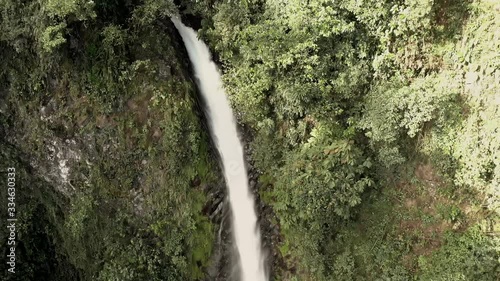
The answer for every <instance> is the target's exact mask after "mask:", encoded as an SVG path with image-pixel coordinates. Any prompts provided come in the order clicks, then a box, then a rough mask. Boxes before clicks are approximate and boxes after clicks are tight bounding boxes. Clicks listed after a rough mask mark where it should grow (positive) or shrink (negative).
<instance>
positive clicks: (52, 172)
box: [0, 0, 218, 280]
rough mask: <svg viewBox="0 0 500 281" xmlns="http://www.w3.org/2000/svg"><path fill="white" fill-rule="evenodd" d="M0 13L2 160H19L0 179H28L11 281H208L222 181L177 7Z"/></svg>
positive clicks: (55, 2)
mask: <svg viewBox="0 0 500 281" xmlns="http://www.w3.org/2000/svg"><path fill="white" fill-rule="evenodd" d="M0 7H1V8H0V11H1V24H0V28H1V30H0V49H1V52H2V58H1V59H0V60H1V65H2V66H1V72H0V84H1V89H0V94H1V96H0V98H1V115H0V116H1V118H2V123H1V131H2V153H7V152H6V151H4V150H6V149H8V148H10V149H11V150H12V153H10V154H8V153H7V154H2V157H3V158H2V161H1V163H2V167H1V168H2V171H5V169H6V167H7V166H10V165H12V166H14V167H16V168H17V170H18V171H19V173H18V191H17V192H18V194H19V197H18V198H17V203H18V207H17V209H18V210H19V211H18V212H19V215H20V216H21V218H20V225H21V226H20V230H19V232H18V235H19V241H20V243H22V244H21V245H19V247H18V252H20V257H19V259H18V264H17V267H18V268H17V271H18V272H17V273H16V275H8V277H12V278H14V279H15V280H196V279H199V278H202V277H203V272H204V270H205V267H206V266H207V264H208V258H209V256H210V254H211V251H212V245H213V243H214V241H213V238H214V231H213V225H212V224H211V222H210V221H209V219H208V218H207V217H206V216H204V215H203V214H202V208H203V206H204V204H205V202H206V198H205V194H204V190H203V187H205V186H206V185H207V184H214V183H215V182H217V181H218V180H217V178H218V176H216V175H217V173H218V172H217V171H218V170H217V165H215V161H213V160H212V158H213V157H212V156H211V153H210V152H209V149H208V134H207V133H206V132H204V130H203V129H202V123H201V121H200V118H199V115H200V114H199V113H198V112H197V111H198V110H197V104H196V98H195V96H196V95H195V93H196V91H195V87H194V84H193V83H192V81H191V78H190V76H189V64H188V61H187V59H186V54H185V51H184V48H183V45H182V43H181V42H179V39H178V35H177V33H176V31H175V28H174V27H173V25H172V23H171V22H170V21H169V18H168V15H171V14H174V13H176V12H177V11H176V7H175V6H174V5H173V4H172V3H168V2H159V1H144V2H143V1H63V0H49V1H10V0H5V1H1V3H0ZM4 146H5V148H4ZM5 198H7V196H6V195H5V193H4V189H2V202H4V200H5ZM2 205H3V206H6V203H5V204H4V203H2ZM2 210H3V209H2ZM4 216H5V213H4V212H2V221H5V220H4ZM5 235H6V233H5V232H4V231H2V232H1V236H0V238H1V239H0V240H1V241H2V242H1V243H2V249H6V248H4V246H6V241H7V240H6V238H5ZM6 266H7V265H6V264H5V263H2V267H1V268H2V271H3V272H6ZM14 279H13V280H14Z"/></svg>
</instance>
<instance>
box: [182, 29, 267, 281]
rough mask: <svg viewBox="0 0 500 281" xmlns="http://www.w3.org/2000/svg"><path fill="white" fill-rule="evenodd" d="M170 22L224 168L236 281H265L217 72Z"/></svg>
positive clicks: (193, 39) (193, 40) (203, 50)
mask: <svg viewBox="0 0 500 281" xmlns="http://www.w3.org/2000/svg"><path fill="white" fill-rule="evenodd" d="M172 22H173V23H174V24H175V27H176V28H177V30H178V31H179V33H180V34H181V36H182V40H183V41H184V45H185V46H186V49H187V52H188V55H189V59H190V60H191V63H192V65H193V68H194V73H195V76H196V83H197V85H198V88H199V91H200V93H201V95H202V97H203V99H204V102H205V109H204V110H205V114H206V117H207V120H208V123H209V126H210V130H211V135H212V138H213V139H214V142H215V144H216V146H217V150H218V151H219V154H220V156H221V160H222V164H223V167H224V177H225V179H226V185H227V187H228V189H229V203H230V205H231V211H232V214H233V221H232V225H233V233H234V238H235V243H236V247H237V249H238V254H239V262H240V274H241V275H240V280H242V281H265V280H267V278H266V274H265V272H264V257H263V254H262V252H261V245H260V233H259V228H258V226H257V215H256V213H255V209H254V198H253V196H252V193H251V192H250V190H249V187H248V176H247V171H246V168H245V158H244V151H243V146H242V144H241V142H240V139H239V137H238V131H237V127H236V120H235V118H234V115H233V112H232V110H231V106H230V104H229V102H228V100H227V97H226V93H225V92H224V88H223V86H222V80H221V76H220V73H219V71H218V69H217V66H216V65H215V63H214V62H213V61H212V59H211V55H210V52H209V50H208V47H207V46H206V45H205V44H204V43H203V42H202V41H201V40H199V39H198V38H197V34H196V32H195V31H194V30H193V29H192V28H189V27H187V26H185V25H184V24H182V22H180V21H179V20H177V19H172Z"/></svg>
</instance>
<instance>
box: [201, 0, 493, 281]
mask: <svg viewBox="0 0 500 281" xmlns="http://www.w3.org/2000/svg"><path fill="white" fill-rule="evenodd" d="M196 8H197V9H196ZM498 9H499V6H498V4H496V3H494V1H493V2H492V1H481V2H479V1H477V2H463V1H412V0H406V1H391V0H373V1H331V0H317V1H298V0H297V1H281V0H268V1H263V0H255V1H217V2H216V3H215V4H214V5H213V6H210V5H208V6H205V5H203V4H199V5H195V8H194V9H192V10H194V13H199V14H200V15H202V16H203V17H204V18H206V19H207V20H205V21H204V28H203V31H202V36H203V37H204V38H205V39H206V40H208V42H210V43H211V45H212V47H213V49H214V50H215V51H216V52H217V54H218V56H219V59H220V60H221V63H222V66H223V69H224V80H225V84H226V86H227V90H228V92H229V95H230V98H231V101H232V104H233V105H234V107H235V108H237V111H238V112H239V113H240V116H239V118H240V120H241V122H242V123H245V124H246V125H249V126H250V127H251V128H253V129H254V138H253V141H252V145H253V151H254V152H253V155H252V156H253V160H254V164H255V166H256V168H257V169H259V170H260V171H261V173H262V177H261V179H262V181H263V182H265V183H267V184H268V187H267V188H266V189H265V190H264V191H263V192H262V195H263V197H264V199H265V200H266V201H267V202H268V203H269V204H271V205H272V206H273V209H274V211H275V212H276V215H277V219H278V221H277V222H276V223H277V224H278V225H279V226H280V227H281V230H282V234H283V236H284V242H283V243H282V246H281V247H280V250H281V253H282V254H283V256H284V257H285V260H286V261H287V262H288V266H289V268H288V269H287V270H284V272H282V274H281V278H283V279H285V280H309V279H313V280H333V279H338V278H340V279H341V280H409V279H419V278H422V280H434V279H433V278H435V280H456V279H457V278H459V277H458V276H462V277H460V278H465V279H463V280H487V279H488V278H492V277H493V276H498V275H497V274H498V244H494V243H493V244H488V243H490V242H488V241H491V239H490V238H480V237H483V236H481V235H484V232H486V231H491V229H489V228H490V227H493V226H490V227H483V228H482V231H483V234H481V235H477V236H464V238H457V239H459V240H460V239H470V241H473V242H471V243H479V244H481V246H479V244H474V245H478V246H477V247H479V248H481V247H485V248H488V249H495V247H497V248H496V251H495V250H491V251H490V250H487V254H486V255H487V256H488V257H491V258H492V259H493V260H496V261H497V262H492V263H484V264H485V267H486V268H487V269H481V270H482V271H480V272H487V273H485V274H482V273H481V274H480V273H479V272H477V274H478V275H474V274H476V273H472V271H474V270H479V269H476V268H475V267H474V266H471V267H470V268H468V269H466V268H463V271H461V269H459V268H458V267H457V268H456V274H455V275H453V274H451V275H450V274H449V273H444V272H443V273H438V272H437V271H439V270H443V271H445V270H447V269H445V268H444V267H440V266H438V265H434V264H433V263H432V262H431V263H425V264H424V263H422V264H421V265H420V266H419V265H415V264H416V260H424V259H426V258H427V256H428V255H429V253H427V252H426V253H420V252H418V251H416V250H410V251H406V256H405V259H407V260H410V261H411V262H408V263H407V264H406V265H405V264H404V263H402V262H401V258H402V256H401V255H403V253H404V252H405V250H404V248H401V247H400V246H397V245H394V244H397V243H402V244H403V245H404V246H405V247H410V248H414V247H415V246H414V245H412V244H413V243H412V241H411V240H406V239H403V240H402V241H400V242H395V241H393V240H391V239H389V238H388V236H387V231H389V230H388V229H391V228H392V227H395V224H397V223H399V224H404V222H401V221H400V219H401V217H390V219H389V221H388V222H387V229H385V230H383V231H381V232H373V233H370V234H371V235H373V236H374V237H379V238H377V239H381V240H383V241H381V242H378V243H379V244H378V245H379V246H377V245H374V246H370V247H369V250H367V251H365V252H359V249H358V248H357V247H355V248H354V249H352V248H350V249H349V248H346V249H345V251H342V250H341V249H342V248H344V247H343V245H342V246H341V244H338V240H339V237H337V235H339V234H338V233H341V232H343V229H344V228H345V224H346V223H348V224H349V225H350V224H352V223H359V224H360V227H362V225H361V223H362V221H363V220H362V216H363V215H364V214H363V210H365V209H364V208H369V207H367V206H369V205H370V204H372V203H369V202H371V200H372V199H370V200H368V201H366V199H367V198H372V197H373V196H381V197H378V198H379V200H383V198H384V196H385V195H377V194H378V193H379V191H377V190H380V189H381V188H382V187H384V186H386V187H385V188H388V189H398V187H399V186H400V185H401V184H406V183H410V184H412V183H413V188H420V189H422V188H423V189H426V188H427V189H433V190H434V189H435V188H436V187H435V185H438V186H439V188H438V189H437V191H433V192H432V193H431V194H428V196H430V197H433V198H435V196H436V195H433V194H435V193H436V192H437V193H439V194H441V193H443V194H448V195H447V196H449V197H450V198H452V199H453V200H455V201H454V202H456V203H452V202H448V203H446V204H451V205H453V204H459V205H460V204H462V205H461V206H460V207H457V206H455V205H453V206H454V207H449V208H451V209H450V212H451V214H448V215H446V214H442V215H441V216H438V217H437V218H435V219H437V220H440V219H442V220H443V224H445V222H446V220H449V218H450V217H452V218H453V219H455V217H456V215H457V214H458V213H460V212H462V211H457V210H463V208H465V206H464V205H463V204H464V203H460V202H463V201H471V200H472V201H473V202H474V203H471V206H469V207H468V208H475V207H474V206H476V207H477V206H478V205H479V204H480V203H479V202H480V201H483V200H485V201H484V202H485V204H484V205H483V206H484V207H485V208H487V209H488V210H490V211H488V213H490V212H491V211H494V210H498V207H497V206H498V202H500V197H499V195H500V192H499V190H498V186H499V184H498V176H499V173H498V167H499V166H498V161H497V160H498V156H497V151H500V150H499V147H498V144H499V143H500V135H499V132H500V131H499V124H500V123H499V122H498V116H499V111H498V108H499V104H498V102H497V101H498V98H499V96H498V92H499V88H498V85H499V82H500V81H499V80H498V76H497V75H498V73H499V71H500V65H499V61H498V56H497V52H496V51H494V49H495V48H496V49H498V44H499V38H498V30H500V26H499V24H500V22H499V20H498V17H496V16H495V15H494V14H495V12H493V11H495V10H498ZM495 159H496V160H495ZM428 165H430V166H431V167H433V168H429V169H430V171H427V172H425V174H427V175H428V174H432V175H433V176H432V177H431V180H429V181H428V182H426V183H425V184H424V185H423V186H422V187H417V186H415V184H414V182H415V181H416V180H417V181H418V179H419V177H418V175H415V174H418V170H419V169H421V167H428ZM422 177H423V178H424V182H425V179H426V176H421V177H420V178H422ZM374 187H375V188H376V190H373V188H374ZM363 198H365V199H363ZM428 200H429V201H432V200H431V198H429V199H428ZM446 200H448V199H446ZM364 201H366V202H365V203H363V202H364ZM442 201H445V199H443V200H442ZM435 203H436V204H439V205H442V204H445V203H444V202H435ZM363 204H365V205H367V206H365V207H363V206H362V205H363ZM446 204H445V205H446ZM396 205H397V204H396ZM393 208H394V209H397V206H395V207H393ZM443 208H444V207H443ZM447 208H448V207H447ZM371 211H372V212H375V213H377V214H379V215H381V214H382V213H383V212H384V211H383V209H382V206H379V207H378V208H375V209H371ZM399 212H401V211H399ZM402 215H403V217H404V216H409V217H407V218H405V219H407V220H410V221H411V220H417V221H420V220H423V219H424V218H422V214H419V215H418V216H417V214H414V213H411V212H409V211H408V210H404V211H403V214H402ZM425 216H436V215H435V214H425ZM464 217H467V219H466V218H464V219H463V220H464V221H463V222H461V224H462V227H464V228H467V227H466V226H464V225H469V224H470V225H472V224H475V221H477V220H482V219H483V218H484V217H481V216H480V218H477V217H474V218H472V217H473V215H472V213H469V214H468V215H464ZM375 219H377V218H375ZM486 220H487V221H490V222H491V221H493V222H497V220H498V217H496V215H493V217H491V215H489V217H488V218H487V219H486ZM465 221H467V222H465ZM455 223H456V222H455ZM493 225H495V226H494V228H495V227H498V223H493ZM419 227H423V226H419ZM434 228H436V227H434ZM434 228H433V229H434ZM448 228H450V229H449V230H450V231H453V230H456V229H457V228H460V227H458V226H455V227H454V228H453V227H450V226H449V227H448ZM373 231H375V230H373ZM422 231H424V230H422ZM433 231H434V232H435V234H434V236H436V237H433V239H434V240H436V239H437V240H436V241H439V242H436V243H439V244H441V243H443V244H444V245H445V246H443V247H444V249H443V250H442V251H450V253H451V254H452V255H462V256H463V258H464V260H455V259H450V260H449V261H448V262H449V263H450V267H449V270H452V268H453V267H455V266H456V265H458V264H460V263H469V262H472V260H474V259H475V258H476V257H475V254H472V252H474V251H476V250H475V247H476V246H471V247H469V246H467V250H464V247H466V246H464V245H463V244H460V246H459V244H456V243H455V242H453V241H456V240H453V239H455V238H453V239H451V238H450V239H445V240H443V239H444V238H443V237H444V232H443V231H441V229H440V228H439V229H434V230H433ZM397 232H398V231H397V230H394V233H397ZM346 235H347V238H345V239H344V241H345V243H347V244H350V243H351V241H355V240H356V239H358V238H356V236H355V233H354V231H352V232H351V233H350V234H346ZM394 235H396V234H394ZM399 235H401V234H399ZM453 235H455V236H453ZM453 235H452V237H456V236H457V235H458V236H460V235H461V234H453ZM463 235H467V234H463ZM420 236H425V235H423V234H422V235H420ZM304 237H307V239H304ZM465 237H467V238H465ZM370 238H371V237H370V236H369V235H368V236H364V238H363V239H368V240H370ZM346 239H347V240H346ZM461 241H462V240H461ZM464 241H465V240H464ZM468 241H469V240H468ZM495 241H496V240H495ZM358 243H360V242H359V241H358ZM362 243H368V242H365V241H363V242H362ZM362 243H361V244H362ZM454 243H455V244H454ZM482 243H485V244H484V245H483V244H482ZM448 244H450V245H449V246H448ZM403 245H401V246H403ZM452 245H454V246H452ZM494 245H497V246H494ZM428 247H429V248H430V249H432V248H434V247H431V246H428ZM383 249H385V250H383ZM445 249H446V250H445ZM377 251H378V252H377ZM380 251H382V252H384V251H385V252H384V254H383V255H388V256H387V257H386V262H385V263H384V264H380V262H381V261H378V259H381V258H382V256H380V254H382V252H380ZM460 251H465V252H467V253H468V254H464V253H461V254H458V252H460ZM438 255H439V254H435V256H436V257H437V256H438ZM431 259H433V258H431ZM436 259H438V258H436ZM370 264H378V265H379V266H381V267H382V271H378V270H374V269H373V268H372V267H371V265H370ZM410 264H412V265H411V266H410ZM434 266H435V267H434ZM297 267H298V270H297ZM460 268H462V267H460ZM471 274H472V275H471ZM478 278H479V279H478ZM481 278H483V279H481Z"/></svg>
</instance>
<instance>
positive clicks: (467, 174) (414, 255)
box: [0, 0, 500, 281]
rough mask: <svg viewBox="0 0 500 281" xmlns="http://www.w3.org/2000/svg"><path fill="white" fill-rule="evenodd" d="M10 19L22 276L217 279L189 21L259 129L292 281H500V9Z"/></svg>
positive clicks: (83, 9)
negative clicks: (181, 27)
mask: <svg viewBox="0 0 500 281" xmlns="http://www.w3.org/2000/svg"><path fill="white" fill-rule="evenodd" d="M0 7H1V8H0V49H1V50H2V57H1V58H0V65H1V66H0V85H1V86H0V124H1V125H0V132H1V135H2V137H1V138H0V144H1V147H2V149H1V151H0V157H1V158H0V160H1V161H0V164H1V167H0V168H1V169H2V171H4V170H5V167H7V166H16V169H17V170H18V175H17V177H18V180H19V182H18V186H19V187H18V194H19V198H18V199H17V200H18V204H19V206H18V207H17V208H18V209H19V210H20V211H19V233H18V235H19V241H22V245H20V246H19V248H18V250H19V262H18V267H19V268H18V271H19V273H18V274H17V275H16V278H17V280H35V279H36V280H204V278H205V277H206V276H205V275H206V274H205V273H206V271H205V268H206V267H207V266H208V265H209V264H210V255H211V253H212V247H213V244H214V229H215V227H214V225H213V224H212V223H211V221H210V220H209V219H208V218H207V217H206V216H205V215H204V214H203V213H202V209H203V207H204V206H205V204H206V201H207V198H206V194H205V189H204V187H205V186H207V185H214V184H216V183H217V182H218V181H219V179H220V178H221V175H220V172H219V170H218V168H217V165H216V162H215V160H214V157H213V155H212V152H211V149H210V148H209V145H210V142H209V138H208V134H207V132H205V130H204V128H203V126H202V125H201V121H200V118H199V116H200V112H198V111H199V109H198V107H197V106H196V99H195V95H196V89H195V86H194V84H193V82H192V79H191V78H190V70H189V64H188V59H187V56H186V53H185V51H184V47H183V44H182V42H181V41H180V39H179V38H178V36H177V34H176V31H175V28H174V27H173V25H172V24H171V23H170V21H169V19H168V17H169V16H170V15H173V14H178V13H180V14H181V15H183V16H185V17H186V19H191V20H193V19H199V20H201V29H200V35H201V37H202V38H203V39H204V40H205V41H206V42H207V43H208V44H209V45H210V46H211V48H212V50H214V52H215V54H216V58H217V61H219V62H220V64H221V69H222V71H223V79H224V83H225V86H226V90H227V93H228V95H229V98H230V100H231V102H232V105H233V106H234V108H235V109H236V110H235V111H236V112H238V113H239V114H238V118H239V120H240V122H241V123H242V124H244V125H245V126H246V127H247V128H249V130H250V134H249V135H248V136H247V137H248V139H247V141H249V142H250V146H251V153H252V155H251V157H252V164H253V165H254V168H255V169H256V170H257V171H259V172H260V182H261V184H262V185H261V186H262V188H261V190H260V194H261V198H262V199H263V200H264V202H265V203H266V204H268V205H270V206H271V207H272V209H273V211H274V214H275V215H276V216H275V217H273V218H272V219H271V223H272V224H275V225H277V226H279V229H280V233H279V237H274V238H273V239H274V240H276V241H281V242H280V243H279V244H278V245H276V249H275V250H276V251H278V253H279V254H280V255H281V257H280V258H281V259H282V261H283V262H282V263H281V262H280V263H276V265H277V266H275V267H274V268H273V270H274V272H273V276H275V277H276V280H295V281H297V280H318V281H321V280H342V281H344V280H345V281H348V280H402V281H403V280H405V281H406V280H436V281H438V280H439V281H440V280H443V281H445V280H446V281H452V280H453V281H455V280H464V281H465V280H484V281H489V280H498V279H500V238H499V233H500V223H499V218H500V109H499V108H500V57H499V55H498V50H499V49H500V37H499V36H500V35H499V34H500V18H499V17H498V14H499V13H500V4H499V3H498V1H495V0H470V1H459V0H423V1H422V0H402V1H393V0H365V1H355V0H348V1H333V0H312V1H302V0H241V1H225V0H215V1H187V0H182V1H176V2H175V3H174V1H169V0H165V1H158V0H142V1H102V0H95V1H80V0H74V1H63V0H46V1H14V0H0ZM179 10H180V11H179ZM193 21H195V20H193ZM192 24H193V23H192ZM194 24H196V23H194ZM1 190H2V192H1V193H0V195H1V196H2V198H6V196H5V194H4V193H5V192H4V191H3V190H4V189H1ZM2 200H4V199H2ZM2 202H3V201H2ZM2 204H3V203H2ZM3 205H5V204H3ZM1 216H2V217H0V218H1V219H2V220H4V221H5V214H4V213H2V215H1ZM0 241H2V242H0V243H4V241H6V239H5V233H4V232H1V234H0ZM2 246H5V245H4V244H2ZM5 267H6V265H5V264H3V265H2V266H1V267H0V268H1V269H2V270H4V271H5ZM19 278H20V279H19Z"/></svg>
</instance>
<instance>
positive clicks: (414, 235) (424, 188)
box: [396, 163, 468, 271]
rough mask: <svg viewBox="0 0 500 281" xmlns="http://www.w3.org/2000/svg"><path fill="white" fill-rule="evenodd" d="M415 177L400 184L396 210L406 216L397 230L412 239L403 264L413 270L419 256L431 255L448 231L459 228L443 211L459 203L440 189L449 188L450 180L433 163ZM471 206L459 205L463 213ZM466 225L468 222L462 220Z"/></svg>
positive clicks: (423, 166)
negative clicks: (440, 174) (448, 181)
mask: <svg viewBox="0 0 500 281" xmlns="http://www.w3.org/2000/svg"><path fill="white" fill-rule="evenodd" d="M415 180H417V183H414V182H413V183H412V182H411V181H402V182H400V183H399V184H398V187H399V190H400V192H401V193H400V197H399V198H398V202H397V203H396V204H397V207H396V209H399V210H400V213H401V214H405V216H402V217H404V218H401V219H400V221H399V223H398V225H397V233H398V234H399V235H400V236H401V237H402V238H404V239H407V240H409V241H411V242H410V243H411V249H410V252H409V253H408V254H407V255H405V256H404V257H403V260H402V261H403V264H404V265H405V267H406V268H407V269H408V270H410V271H415V270H417V267H418V263H417V260H418V257H419V256H427V255H430V254H431V253H432V252H434V251H435V250H436V249H438V248H439V247H440V246H441V245H442V243H443V236H444V234H445V233H446V232H447V231H450V230H458V229H457V228H456V227H455V225H457V222H453V221H452V220H450V219H449V218H448V217H446V215H443V210H446V208H450V207H451V206H457V204H456V202H454V201H453V200H452V199H450V198H448V197H446V196H444V195H443V194H442V193H441V192H439V191H440V189H443V188H445V187H446V184H447V183H446V182H445V181H444V180H443V179H442V178H441V177H440V176H439V175H438V174H437V173H436V172H435V169H434V168H433V167H432V165H431V164H428V163H421V164H418V165H417V166H416V168H415ZM467 208H468V205H467V204H465V203H462V204H460V205H458V209H460V210H461V211H462V212H463V213H465V210H466V209H467ZM464 220H466V218H464ZM458 224H459V225H461V227H460V228H463V226H464V225H466V223H465V222H464V221H460V222H458Z"/></svg>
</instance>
